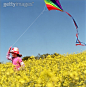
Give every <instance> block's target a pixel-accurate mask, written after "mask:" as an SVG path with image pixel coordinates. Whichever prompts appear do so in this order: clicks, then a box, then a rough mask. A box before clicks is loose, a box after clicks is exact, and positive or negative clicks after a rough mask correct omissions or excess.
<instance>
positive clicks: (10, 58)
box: [6, 47, 12, 61]
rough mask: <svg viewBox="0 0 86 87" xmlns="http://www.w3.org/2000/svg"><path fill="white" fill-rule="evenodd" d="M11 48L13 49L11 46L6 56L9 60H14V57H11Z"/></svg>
mask: <svg viewBox="0 0 86 87" xmlns="http://www.w3.org/2000/svg"><path fill="white" fill-rule="evenodd" d="M10 50H11V47H10V48H9V50H8V52H7V55H6V58H7V59H8V60H11V61H12V57H10Z"/></svg>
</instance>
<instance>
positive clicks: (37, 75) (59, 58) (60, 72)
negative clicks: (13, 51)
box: [0, 51, 86, 87]
mask: <svg viewBox="0 0 86 87" xmlns="http://www.w3.org/2000/svg"><path fill="white" fill-rule="evenodd" d="M55 54H57V53H55ZM52 56H53V57H52ZM24 63H25V69H24V70H21V71H16V72H14V70H13V67H14V66H13V65H12V63H10V62H9V63H6V64H0V87H86V51H83V52H81V53H77V54H75V53H73V54H68V53H67V54H64V55H48V56H47V57H46V58H44V59H41V58H40V59H35V57H34V56H31V59H28V60H27V61H24Z"/></svg>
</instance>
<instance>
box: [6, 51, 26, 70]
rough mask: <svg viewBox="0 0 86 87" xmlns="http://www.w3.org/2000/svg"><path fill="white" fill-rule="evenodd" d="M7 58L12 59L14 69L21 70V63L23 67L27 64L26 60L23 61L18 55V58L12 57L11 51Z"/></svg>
mask: <svg viewBox="0 0 86 87" xmlns="http://www.w3.org/2000/svg"><path fill="white" fill-rule="evenodd" d="M6 58H7V59H8V60H11V61H12V64H13V65H14V66H15V67H14V69H17V70H19V68H20V67H21V65H22V66H23V67H24V66H25V64H24V62H23V61H22V59H21V58H20V57H16V58H13V57H10V53H9V52H8V53H7V55H6Z"/></svg>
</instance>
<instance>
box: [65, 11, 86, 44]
mask: <svg viewBox="0 0 86 87" xmlns="http://www.w3.org/2000/svg"><path fill="white" fill-rule="evenodd" d="M64 12H65V13H67V14H68V15H69V16H70V17H71V18H72V20H73V22H74V25H75V27H76V30H77V33H76V38H77V40H76V46H77V45H81V46H86V44H85V43H83V42H80V40H79V39H78V35H79V33H78V25H77V23H76V21H75V20H74V18H73V17H72V16H71V15H70V14H69V13H68V12H66V11H64Z"/></svg>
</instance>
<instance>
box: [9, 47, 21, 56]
mask: <svg viewBox="0 0 86 87" xmlns="http://www.w3.org/2000/svg"><path fill="white" fill-rule="evenodd" d="M10 53H16V54H17V55H18V56H19V57H21V56H22V55H21V54H19V49H18V48H17V47H14V48H12V50H11V51H10Z"/></svg>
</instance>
